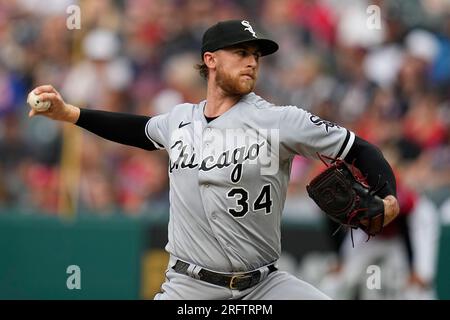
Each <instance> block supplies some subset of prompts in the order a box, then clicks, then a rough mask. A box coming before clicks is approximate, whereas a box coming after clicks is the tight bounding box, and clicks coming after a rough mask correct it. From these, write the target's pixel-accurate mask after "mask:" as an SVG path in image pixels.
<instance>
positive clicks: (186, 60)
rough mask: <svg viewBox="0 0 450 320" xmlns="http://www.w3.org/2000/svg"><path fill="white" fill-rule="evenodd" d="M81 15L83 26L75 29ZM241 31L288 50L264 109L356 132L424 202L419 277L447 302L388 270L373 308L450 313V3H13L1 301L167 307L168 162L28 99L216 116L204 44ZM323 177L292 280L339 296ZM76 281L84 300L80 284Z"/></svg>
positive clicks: (307, 208) (300, 221)
mask: <svg viewBox="0 0 450 320" xmlns="http://www.w3.org/2000/svg"><path fill="white" fill-rule="evenodd" d="M71 5H77V6H79V8H80V13H81V15H80V18H81V19H80V23H81V24H80V25H79V27H80V28H75V29H73V28H69V27H68V21H69V20H70V19H72V18H73V13H74V12H75V11H71V9H69V10H68V8H72V9H73V7H70V6H71ZM371 5H372V6H371ZM373 5H374V6H376V7H374V6H373ZM370 6H371V7H370ZM377 8H379V9H380V11H379V17H380V18H381V20H380V24H379V25H377V20H376V18H377V16H376V14H377V11H376V10H377ZM374 10H375V11H374ZM228 18H243V19H244V18H245V19H247V20H250V21H252V22H254V23H255V24H256V25H259V26H260V27H262V28H263V30H264V32H265V34H267V35H268V36H270V37H271V38H273V39H274V40H276V41H277V42H278V43H279V44H280V50H279V52H278V53H277V54H276V55H274V56H270V57H267V58H265V59H263V60H262V62H263V65H262V70H261V75H260V79H259V82H258V86H257V93H258V94H260V95H262V96H264V97H266V98H267V99H268V100H271V101H273V102H274V103H277V104H280V105H286V104H293V105H297V106H300V107H302V108H305V109H308V110H310V111H311V112H314V113H316V114H318V115H319V116H321V117H322V118H324V119H327V120H331V121H335V122H337V123H339V124H342V125H344V126H346V127H348V128H349V129H352V130H354V131H355V132H356V133H357V134H359V135H360V136H362V137H364V138H365V139H367V140H369V141H371V142H372V143H374V144H376V145H377V146H379V147H380V148H381V149H382V150H383V151H384V152H385V154H386V156H387V157H388V159H389V160H390V162H391V163H392V164H393V166H394V167H395V170H396V172H397V174H398V175H399V176H400V179H401V180H402V183H403V184H404V185H406V186H407V187H408V188H410V189H412V190H414V191H415V192H416V195H417V196H416V197H417V203H419V204H421V205H420V206H419V205H418V209H417V210H415V212H413V214H412V215H411V218H410V226H411V230H412V234H413V236H412V240H413V247H414V250H415V252H416V254H415V256H416V260H415V261H414V263H415V265H416V266H417V270H418V272H419V274H420V275H421V276H422V277H423V278H424V279H425V280H427V281H428V283H429V284H431V287H430V288H428V289H427V290H426V291H427V292H426V294H413V292H416V291H417V290H416V291H414V290H415V289H414V288H413V286H409V285H408V284H407V283H406V282H401V281H400V282H398V281H397V282H395V283H394V282H392V281H388V280H386V279H388V278H387V276H386V275H387V274H389V273H390V271H389V266H388V265H385V266H384V268H385V269H384V270H385V272H384V273H383V272H382V275H385V278H382V289H381V290H378V291H377V293H376V294H375V295H364V294H361V293H359V295H356V298H360V299H364V298H377V299H396V298H399V299H402V298H408V297H410V298H416V299H420V298H432V299H448V298H450V276H449V274H448V270H450V250H449V249H448V248H449V245H450V200H449V195H450V189H449V187H450V148H449V141H450V140H449V125H450V112H449V111H450V105H449V102H450V4H449V2H448V1H446V0H412V1H409V0H402V1H370V2H369V1H360V0H344V1H338V0H322V1H319V0H318V1H313V0H264V1H256V0H241V1H233V0H211V1H209V0H121V1H106V0H96V1H81V0H80V1H71V0H60V1H59V0H52V1H45V2H41V1H37V0H14V1H0V43H1V46H0V299H151V298H152V297H153V295H154V293H155V292H156V290H158V288H159V285H160V283H161V281H162V280H163V273H164V269H165V266H166V262H167V255H166V253H165V252H164V250H163V247H164V244H165V241H166V239H167V234H166V223H167V219H168V181H167V157H166V155H165V154H164V153H163V152H151V153H149V152H144V151H142V150H138V149H135V148H131V147H125V146H120V145H117V144H114V143H111V142H107V141H104V140H101V139H100V138H98V137H95V136H94V135H92V134H90V133H87V132H83V131H82V130H79V129H78V128H75V127H73V126H66V125H62V124H60V123H55V122H52V121H49V120H47V119H44V118H39V117H35V118H33V119H28V117H27V113H28V107H27V106H26V95H27V93H28V92H29V90H30V89H32V88H33V87H35V86H37V85H40V84H45V83H50V84H53V85H54V86H55V87H56V88H57V89H58V90H60V91H61V92H62V93H63V97H64V98H65V99H66V101H68V102H70V103H73V104H76V105H79V106H82V107H87V108H96V109H103V110H110V111H120V112H131V113H135V114H145V115H154V114H159V113H162V112H166V111H167V110H169V109H170V108H171V107H172V106H173V105H175V104H177V103H179V102H181V101H188V102H196V101H200V100H202V99H203V98H204V94H205V83H204V82H203V80H202V79H201V78H200V77H199V75H198V74H197V71H196V70H194V68H193V65H194V64H196V63H198V62H199V61H200V57H199V54H198V52H199V48H200V42H201V35H202V33H203V32H204V30H205V29H206V28H207V26H209V25H211V24H213V23H215V22H216V21H218V20H222V19H228ZM374 19H375V20H374ZM71 21H72V22H73V20H71ZM368 23H369V24H368ZM257 29H259V28H257ZM319 167H320V164H317V163H316V162H311V161H307V160H305V159H301V158H297V159H296V160H295V162H294V165H293V170H292V181H291V184H290V188H289V193H288V199H287V202H286V208H285V212H284V217H283V257H282V259H281V261H280V264H281V266H282V267H283V268H284V269H287V270H289V271H291V272H292V273H294V274H297V275H298V276H300V277H302V278H303V279H305V280H308V281H310V282H311V283H313V284H315V285H318V286H321V285H322V284H323V283H321V281H322V280H323V279H324V278H325V277H326V276H327V275H328V272H329V270H328V268H329V266H332V265H333V263H334V261H335V259H336V252H335V250H334V246H333V241H332V239H331V236H330V232H329V230H328V229H327V227H326V224H325V222H324V220H323V216H322V215H321V213H320V212H318V210H317V209H316V208H315V206H314V205H313V204H312V203H311V201H310V200H309V199H308V198H307V197H306V195H305V183H306V182H307V181H309V179H310V178H311V177H312V176H313V175H314V174H315V173H317V170H318V169H319ZM379 263H380V264H381V265H383V261H381V262H379ZM70 265H77V266H79V267H80V270H81V289H79V290H76V289H75V290H69V289H68V288H67V286H66V280H67V278H68V277H69V275H70V274H68V273H67V272H66V271H67V267H68V266H70ZM382 270H383V268H382ZM397 272H399V273H396V274H397V275H401V276H400V277H398V278H399V279H405V277H406V276H405V275H406V274H407V273H408V272H407V269H404V270H403V269H402V270H400V271H398V270H397ZM383 279H384V280H386V281H383ZM391 280H392V279H391ZM361 281H362V283H364V278H362V280H361ZM405 293H411V294H409V295H405ZM422 293H423V292H422ZM337 298H341V297H339V296H338V297H337Z"/></svg>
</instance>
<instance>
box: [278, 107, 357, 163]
mask: <svg viewBox="0 0 450 320" xmlns="http://www.w3.org/2000/svg"><path fill="white" fill-rule="evenodd" d="M282 108H284V110H282V112H281V117H280V124H279V128H280V144H281V147H282V150H284V152H286V153H288V154H299V155H302V156H304V157H307V158H317V153H319V154H321V155H326V156H328V157H332V158H345V156H346V155H347V153H348V151H349V150H350V148H351V146H352V144H353V142H354V140H355V134H354V133H353V132H351V131H350V130H348V129H346V128H344V127H341V126H339V125H337V124H335V123H333V122H330V121H327V120H323V119H321V118H319V117H318V116H316V115H314V114H312V113H309V112H308V111H305V110H303V109H301V108H298V107H296V106H288V107H282Z"/></svg>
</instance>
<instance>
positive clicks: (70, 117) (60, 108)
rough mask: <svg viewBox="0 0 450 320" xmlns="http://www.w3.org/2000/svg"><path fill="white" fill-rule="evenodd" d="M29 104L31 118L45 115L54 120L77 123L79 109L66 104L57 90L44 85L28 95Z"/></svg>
mask: <svg viewBox="0 0 450 320" xmlns="http://www.w3.org/2000/svg"><path fill="white" fill-rule="evenodd" d="M27 102H28V104H29V105H30V107H31V110H30V112H29V113H28V116H29V117H33V116H35V115H43V116H46V117H48V118H50V119H53V120H60V121H67V122H72V123H74V122H76V120H77V119H78V116H79V109H78V108H77V107H74V106H72V105H70V104H66V103H65V102H64V100H63V98H62V97H61V95H60V94H59V92H58V91H56V89H55V88H53V86H51V85H43V86H39V87H37V88H35V89H34V90H32V91H31V92H30V93H29V94H28V99H27Z"/></svg>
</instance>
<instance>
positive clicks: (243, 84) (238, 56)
mask: <svg viewBox="0 0 450 320" xmlns="http://www.w3.org/2000/svg"><path fill="white" fill-rule="evenodd" d="M215 54H216V57H217V64H216V84H217V85H218V86H219V87H220V88H221V89H222V90H223V91H224V92H225V93H227V94H229V95H238V96H241V95H245V94H248V93H250V92H252V91H253V89H254V88H255V84H256V79H257V77H258V67H259V57H260V56H261V54H260V52H259V50H258V47H257V46H255V45H251V44H240V45H236V46H233V47H229V48H226V49H221V50H218V51H216V52H215Z"/></svg>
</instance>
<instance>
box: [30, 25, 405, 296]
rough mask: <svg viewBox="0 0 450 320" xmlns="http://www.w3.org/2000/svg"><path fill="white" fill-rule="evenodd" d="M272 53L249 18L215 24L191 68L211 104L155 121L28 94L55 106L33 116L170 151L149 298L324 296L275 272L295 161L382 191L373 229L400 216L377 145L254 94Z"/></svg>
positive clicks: (48, 93) (186, 107) (46, 88)
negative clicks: (162, 252)
mask: <svg viewBox="0 0 450 320" xmlns="http://www.w3.org/2000/svg"><path fill="white" fill-rule="evenodd" d="M277 50H278V45H277V43H276V42H274V41H272V40H268V39H263V38H259V37H258V34H257V32H256V31H255V30H254V28H253V26H252V24H251V23H249V22H248V21H246V20H242V21H241V20H230V21H223V22H219V23H217V24H215V25H213V26H211V27H210V28H209V29H208V30H207V31H206V32H205V33H204V35H203V44H202V48H201V59H202V60H201V62H202V63H201V65H199V66H197V67H198V69H199V71H200V74H201V75H202V76H204V77H205V78H206V80H207V96H206V100H204V101H201V102H198V103H197V104H190V103H185V104H181V105H176V106H174V107H173V109H172V110H171V112H169V113H166V114H162V115H158V116H154V117H146V116H137V115H132V114H123V113H113V112H104V111H98V110H88V109H81V108H78V107H76V106H73V105H71V104H68V103H65V102H64V100H63V99H62V97H61V96H60V94H59V93H58V92H57V91H56V90H55V89H54V88H53V87H52V86H50V85H43V86H40V87H37V88H35V89H34V90H33V92H34V93H35V94H37V95H39V98H40V99H41V100H42V101H50V102H51V107H50V108H49V109H48V110H46V111H42V112H40V111H37V110H35V109H32V110H31V111H30V116H34V115H37V114H39V115H44V116H47V117H49V118H51V119H54V120H60V121H66V122H71V123H74V124H76V125H77V126H79V127H82V128H84V129H86V130H89V131H91V132H93V133H95V134H97V135H99V136H101V137H103V138H105V139H108V140H112V141H115V142H118V143H122V144H126V145H130V146H135V147H138V148H143V149H146V150H149V151H152V150H158V149H164V150H166V151H167V152H168V154H169V158H170V160H169V173H168V174H169V178H170V201H171V203H170V221H169V226H168V233H169V234H168V239H169V240H168V243H167V246H166V250H167V251H168V252H169V254H170V261H169V265H168V268H167V272H166V281H165V282H164V283H163V284H162V287H161V291H160V292H159V293H158V294H157V295H156V296H155V299H328V297H327V296H326V295H325V294H323V293H322V292H320V291H319V290H317V289H316V288H314V287H313V286H312V285H310V284H308V283H306V282H304V281H302V280H299V279H297V278H296V277H294V276H292V275H290V274H288V273H286V272H283V271H280V270H278V269H277V260H278V259H279V257H280V252H281V243H280V238H281V237H280V221H281V213H282V211H283V206H284V202H285V199H286V190H287V186H288V182H289V174H290V167H291V163H292V159H293V157H294V156H295V155H301V156H304V157H308V158H314V159H318V156H319V155H320V156H321V157H322V156H323V157H326V159H339V160H340V161H345V162H346V163H348V164H353V165H354V166H355V167H356V168H358V169H359V170H360V171H361V173H362V175H363V176H365V177H366V179H367V183H368V185H370V186H373V187H375V186H378V185H379V186H383V187H382V188H381V189H380V188H378V189H379V190H377V195H376V196H377V197H378V198H377V199H378V200H377V201H379V202H378V203H381V207H377V208H376V209H374V210H372V211H377V214H378V216H377V217H378V220H377V221H378V222H380V221H381V225H382V226H385V225H387V224H388V223H389V222H390V221H392V219H394V218H395V216H396V215H397V213H398V204H397V200H396V197H395V196H396V182H395V178H394V175H393V172H392V170H391V168H390V166H389V164H388V163H387V162H386V160H385V159H384V157H383V155H382V154H381V152H380V151H379V150H378V149H377V148H376V147H374V146H373V145H371V144H369V143H368V142H366V141H364V140H362V139H360V138H359V137H357V136H355V134H354V133H353V132H351V131H349V130H347V129H345V128H343V127H340V126H338V125H336V124H334V123H331V122H328V121H325V120H322V119H320V118H319V117H317V116H315V115H313V114H310V113H308V112H306V111H305V110H302V109H300V108H298V107H296V106H275V105H273V104H272V103H270V102H268V101H266V100H264V99H263V98H262V97H259V96H258V95H256V94H255V93H253V89H254V88H255V83H256V80H257V78H258V69H259V65H260V63H261V57H264V56H266V55H269V54H273V53H275V52H276V51H277ZM337 181H340V180H339V178H337ZM344 185H345V184H344ZM316 187H317V188H315V189H314V190H318V193H317V194H318V195H319V197H321V201H324V203H325V204H326V205H328V206H330V205H332V204H333V203H334V202H333V201H334V200H335V199H333V197H334V196H336V195H337V194H338V193H336V192H334V191H333V186H331V187H330V183H328V184H327V190H324V191H323V190H321V189H320V185H319V186H316ZM337 187H339V186H337ZM341 191H342V190H341ZM349 192H350V193H352V194H353V192H352V191H351V189H350V191H349ZM346 198H347V197H346ZM348 198H349V199H356V200H355V201H357V200H358V198H357V196H354V197H353V196H352V197H348ZM358 210H360V209H358ZM362 210H363V211H364V208H362ZM380 217H381V220H380ZM353 218H354V216H352V219H353ZM343 224H345V223H343Z"/></svg>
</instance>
